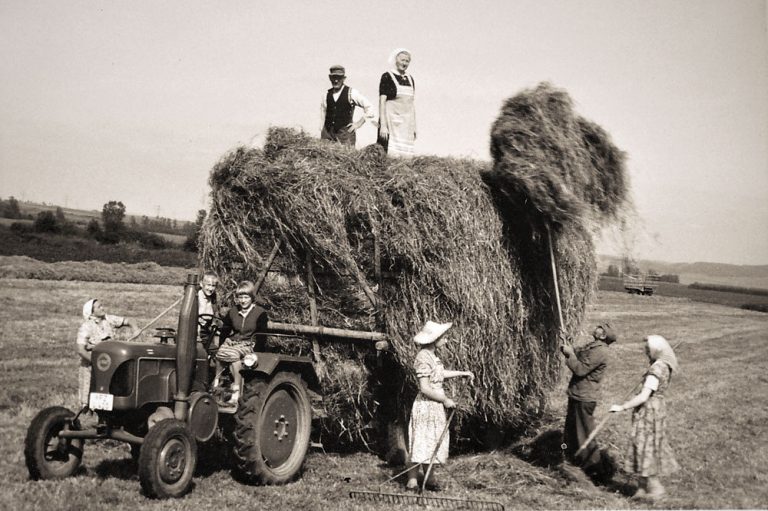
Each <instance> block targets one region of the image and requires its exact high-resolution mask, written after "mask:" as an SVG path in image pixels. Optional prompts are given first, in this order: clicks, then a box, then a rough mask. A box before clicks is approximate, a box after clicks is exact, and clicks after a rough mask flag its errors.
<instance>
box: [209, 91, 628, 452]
mask: <svg viewBox="0 0 768 511" xmlns="http://www.w3.org/2000/svg"><path fill="white" fill-rule="evenodd" d="M491 138H492V144H491V146H492V147H491V149H492V154H493V157H494V162H493V163H485V162H478V161H473V160H468V159H455V158H438V157H417V158H413V159H391V158H387V157H386V155H385V154H384V153H383V152H382V151H381V149H380V148H379V147H378V146H370V147H367V148H364V149H363V150H359V151H358V150H355V149H352V148H347V147H344V146H341V145H338V144H331V143H327V142H324V141H320V140H316V139H313V138H311V137H309V136H308V135H306V134H304V133H302V132H297V131H294V130H291V129H284V128H272V129H270V131H269V134H268V136H267V138H266V142H265V144H264V147H263V148H262V149H254V148H239V149H236V150H234V151H233V152H231V153H230V154H228V155H226V156H225V157H223V158H222V160H221V161H220V162H219V163H218V164H217V165H216V166H215V168H214V169H213V171H212V173H211V177H210V185H211V209H210V212H209V214H208V216H207V219H206V223H205V226H204V229H203V232H202V235H201V254H202V256H201V257H202V263H203V265H204V266H205V267H206V269H214V270H216V271H218V272H219V273H220V275H221V276H222V277H223V280H224V282H226V283H228V285H230V286H232V287H233V286H234V284H235V282H236V281H238V280H240V279H243V278H254V276H256V275H260V274H262V273H263V272H264V271H265V270H267V269H268V270H269V275H270V277H269V278H267V279H266V282H265V287H264V293H263V295H264V299H265V300H266V302H267V303H268V306H269V307H270V308H271V310H272V315H273V316H275V317H280V318H281V320H283V321H286V322H289V323H294V324H309V325H322V326H324V327H333V328H339V329H353V330H356V331H368V332H378V333H383V334H385V335H386V336H387V339H388V341H389V344H390V348H391V349H390V351H389V352H388V353H387V354H382V353H381V352H376V351H373V350H369V349H366V348H364V347H361V346H360V345H358V344H349V343H343V342H338V343H335V342H334V343H330V344H325V343H323V344H322V345H320V344H318V343H314V344H312V343H304V344H302V343H301V342H299V343H291V342H286V341H285V340H284V339H279V338H276V339H273V348H274V349H275V350H278V351H285V352H288V353H292V352H295V350H300V351H301V352H303V353H307V352H310V351H311V352H313V353H314V354H315V356H316V363H320V364H321V366H322V368H323V370H322V371H320V373H321V377H320V384H321V387H322V391H323V392H322V394H323V396H324V403H323V405H324V408H325V416H326V418H325V419H324V420H323V431H324V440H323V442H324V443H325V444H333V443H337V444H342V445H361V444H364V445H368V446H371V445H374V444H375V443H376V442H377V438H378V437H377V436H376V434H375V433H380V432H381V431H382V430H383V429H385V428H383V427H382V426H383V425H388V424H393V423H394V424H397V423H400V424H403V423H404V420H405V413H406V411H407V409H408V406H409V404H410V401H411V400H412V398H413V396H414V394H415V389H416V384H415V379H414V375H413V372H412V371H411V369H410V367H411V363H412V360H413V357H414V355H415V351H416V348H415V346H413V343H412V341H411V338H412V336H413V334H414V333H415V332H416V331H417V330H418V329H419V328H420V326H421V325H422V324H424V322H425V321H427V320H430V319H431V320H438V321H453V322H454V325H455V326H454V329H453V330H452V338H451V342H450V343H449V345H448V354H447V359H448V360H446V365H456V364H459V363H460V364H461V365H462V366H463V367H467V368H468V369H470V370H472V371H473V372H474V373H475V374H476V375H477V379H476V385H475V386H474V387H473V388H471V389H470V388H464V387H461V388H459V387H457V388H454V389H452V392H453V393H454V395H455V396H457V397H458V400H459V401H460V402H462V403H463V404H464V406H463V407H462V410H461V420H460V424H461V426H460V429H461V433H462V434H461V435H460V436H463V437H465V438H467V437H468V438H472V439H475V440H477V439H479V437H480V436H482V432H483V431H484V430H486V429H488V428H490V429H493V430H498V429H502V430H509V429H511V428H515V427H517V426H519V425H521V424H523V423H525V422H526V421H527V420H528V419H530V418H531V417H533V416H537V415H539V414H540V413H541V412H542V411H543V409H544V407H545V405H546V394H547V391H548V390H549V389H551V388H552V385H553V384H554V383H555V381H556V379H557V377H558V373H559V357H558V356H557V343H556V338H557V335H556V334H557V330H558V328H559V321H558V319H557V307H556V300H555V297H554V293H553V283H552V270H551V260H550V255H549V254H550V249H553V253H554V256H555V259H556V260H557V266H558V269H559V272H558V283H559V289H560V291H561V298H562V302H563V303H562V305H563V310H564V318H563V324H564V326H565V328H566V329H567V330H569V331H574V330H576V329H578V327H579V324H580V322H581V320H582V318H583V315H584V311H585V308H586V305H587V304H588V302H589V300H590V297H591V295H592V293H593V290H594V285H595V282H596V265H595V255H594V247H593V244H592V231H591V229H592V226H593V225H594V224H595V222H601V221H604V220H607V219H611V218H613V217H615V216H616V215H617V214H618V213H619V211H620V206H621V204H622V202H623V200H624V196H625V192H626V183H625V179H624V169H623V154H622V153H621V151H619V150H618V149H616V147H615V146H613V144H612V143H611V141H610V138H609V137H608V135H607V134H606V133H605V132H604V131H603V130H602V129H600V128H599V127H598V126H596V125H595V124H593V123H591V122H589V121H587V120H585V119H583V118H581V117H579V116H578V115H577V114H575V112H574V111H573V108H572V104H571V101H570V98H569V97H568V95H567V94H566V93H565V92H563V91H560V90H557V89H554V88H552V87H551V86H549V85H546V84H543V85H540V86H539V87H537V88H536V89H533V90H529V91H524V92H523V93H521V94H519V95H517V96H515V97H513V98H511V99H510V100H508V101H507V102H506V104H505V105H504V107H503V109H502V112H501V114H500V116H499V118H498V119H497V121H496V123H495V124H494V127H493V130H492V137H491ZM550 239H551V242H550ZM550 243H551V244H550ZM274 247H279V248H278V252H279V255H278V257H277V258H276V260H275V261H274V263H271V262H270V264H267V262H268V261H269V259H270V257H269V255H268V254H270V253H271V252H272V251H273V249H274Z"/></svg>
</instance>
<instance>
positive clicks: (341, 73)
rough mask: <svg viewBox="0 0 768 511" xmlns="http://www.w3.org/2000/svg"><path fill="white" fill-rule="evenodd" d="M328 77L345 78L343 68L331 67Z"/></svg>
mask: <svg viewBox="0 0 768 511" xmlns="http://www.w3.org/2000/svg"><path fill="white" fill-rule="evenodd" d="M329 75H330V76H342V77H343V76H346V73H345V71H344V66H331V70H330V73H329Z"/></svg>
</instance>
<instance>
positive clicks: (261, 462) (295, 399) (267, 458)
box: [234, 372, 312, 484]
mask: <svg viewBox="0 0 768 511" xmlns="http://www.w3.org/2000/svg"><path fill="white" fill-rule="evenodd" d="M235 421H236V427H235V432H234V441H235V458H236V460H237V468H238V471H239V473H240V475H241V476H242V477H243V478H244V479H245V480H247V481H249V482H257V483H261V484H285V483H288V482H290V481H292V480H293V479H295V478H296V476H298V474H299V472H300V471H301V468H302V465H303V464H304V458H305V457H306V455H307V449H308V448H309V436H310V430H311V427H312V408H311V406H310V401H309V396H308V394H307V389H306V386H305V384H304V382H303V380H302V379H301V378H300V377H299V375H297V374H294V373H289V372H281V373H278V374H277V375H275V376H274V377H273V378H272V379H271V380H269V381H264V380H252V381H251V382H249V383H248V384H247V385H246V388H245V393H244V394H243V397H242V398H241V400H240V403H239V406H238V410H237V413H236V414H235Z"/></svg>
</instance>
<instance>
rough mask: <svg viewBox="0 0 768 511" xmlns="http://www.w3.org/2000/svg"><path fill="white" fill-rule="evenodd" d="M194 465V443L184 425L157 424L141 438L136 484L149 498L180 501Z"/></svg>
mask: <svg viewBox="0 0 768 511" xmlns="http://www.w3.org/2000/svg"><path fill="white" fill-rule="evenodd" d="M196 465H197V443H196V442H195V439H194V438H193V437H192V435H191V434H190V433H189V431H187V427H186V424H184V423H183V422H181V421H178V420H176V419H165V420H162V421H160V422H158V423H157V424H156V425H155V427H153V428H152V429H150V430H149V432H148V433H147V436H145V437H144V443H143V444H142V446H141V450H140V451H139V482H141V487H142V489H143V490H144V493H146V495H147V496H148V497H151V498H158V499H167V498H177V497H181V496H182V495H184V494H185V493H187V491H189V488H190V486H191V485H192V476H193V475H194V473H195V466H196Z"/></svg>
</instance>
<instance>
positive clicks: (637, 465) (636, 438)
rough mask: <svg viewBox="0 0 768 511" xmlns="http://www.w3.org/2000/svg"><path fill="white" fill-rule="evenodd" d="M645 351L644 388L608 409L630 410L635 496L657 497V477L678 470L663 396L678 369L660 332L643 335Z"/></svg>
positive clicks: (662, 491)
mask: <svg viewBox="0 0 768 511" xmlns="http://www.w3.org/2000/svg"><path fill="white" fill-rule="evenodd" d="M645 354H646V355H647V356H648V359H649V360H650V362H651V366H650V367H649V368H648V370H647V371H646V373H645V375H644V376H643V388H642V390H641V391H640V393H639V394H637V395H636V396H634V397H633V398H631V399H630V400H629V401H627V402H625V403H623V404H620V405H613V406H611V409H610V411H611V412H622V411H624V410H629V409H632V444H631V445H630V449H629V460H628V463H627V465H628V466H627V470H628V471H629V472H632V473H634V474H637V476H638V477H639V478H640V483H639V485H638V490H637V493H635V495H634V497H637V498H646V499H649V500H656V499H658V498H661V497H662V496H664V494H665V493H666V491H665V489H664V486H662V484H661V481H659V477H660V476H663V475H668V474H671V473H672V472H675V471H677V470H678V469H679V468H680V466H679V465H678V464H677V460H675V455H674V453H673V452H672V448H671V447H670V446H669V441H668V439H667V435H666V422H667V403H666V400H665V399H664V395H665V393H666V391H667V390H668V389H669V384H670V381H671V379H672V373H673V372H674V373H677V372H678V365H677V357H676V356H675V352H674V350H673V349H672V347H671V346H670V345H669V343H668V342H667V340H666V339H665V338H663V337H662V336H660V335H649V336H648V337H646V338H645Z"/></svg>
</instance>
